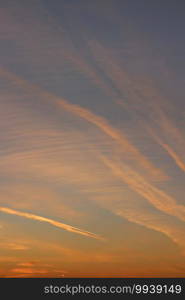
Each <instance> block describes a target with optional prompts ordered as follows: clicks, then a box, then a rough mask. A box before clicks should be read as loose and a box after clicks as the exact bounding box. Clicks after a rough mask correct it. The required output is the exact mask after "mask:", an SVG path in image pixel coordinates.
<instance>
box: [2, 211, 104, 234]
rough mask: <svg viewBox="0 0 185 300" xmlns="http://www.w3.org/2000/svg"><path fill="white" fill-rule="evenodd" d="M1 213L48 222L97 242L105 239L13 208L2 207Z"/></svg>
mask: <svg viewBox="0 0 185 300" xmlns="http://www.w3.org/2000/svg"><path fill="white" fill-rule="evenodd" d="M0 211H1V212H3V213H6V214H10V215H16V216H20V217H24V218H27V219H31V220H36V221H40V222H46V223H49V224H51V225H53V226H55V227H59V228H62V229H65V230H67V231H70V232H74V233H77V234H81V235H85V236H87V237H90V238H94V239H97V240H103V237H101V236H99V235H97V234H95V233H92V232H89V231H85V230H82V229H79V228H76V227H73V226H71V225H67V224H64V223H61V222H57V221H55V220H52V219H49V218H45V217H41V216H38V215H35V214H31V213H27V212H21V211H17V210H14V209H11V208H7V207H0Z"/></svg>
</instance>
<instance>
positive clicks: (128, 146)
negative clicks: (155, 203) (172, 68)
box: [0, 68, 166, 178]
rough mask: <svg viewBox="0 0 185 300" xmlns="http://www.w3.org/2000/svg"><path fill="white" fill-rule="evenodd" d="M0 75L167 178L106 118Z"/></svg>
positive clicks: (9, 75)
mask: <svg viewBox="0 0 185 300" xmlns="http://www.w3.org/2000/svg"><path fill="white" fill-rule="evenodd" d="M0 75H2V76H5V77H7V78H8V79H10V80H12V81H14V82H15V83H16V84H18V85H20V86H22V87H23V88H27V89H29V90H31V91H33V92H36V93H39V94H40V95H41V96H42V97H45V99H46V100H47V101H49V102H50V103H52V104H54V105H57V106H59V107H62V108H63V109H65V110H66V111H69V112H70V113H73V114H74V115H76V116H78V117H80V118H81V119H83V120H86V121H88V122H89V123H91V124H93V125H95V126H96V127H97V128H99V129H100V130H101V131H102V132H104V133H105V134H106V135H107V136H109V137H110V138H112V139H113V140H114V141H115V142H117V143H118V144H119V145H120V146H121V148H122V150H123V151H126V152H127V153H128V152H129V153H132V154H133V158H134V160H136V161H137V163H138V164H139V165H140V166H142V168H143V167H144V168H145V169H146V170H148V171H149V172H150V173H151V174H152V175H153V176H154V177H155V178H166V175H165V174H164V173H163V172H162V171H161V170H159V169H158V168H156V167H155V166H154V165H153V164H152V163H151V162H150V161H149V160H148V158H147V157H145V156H144V155H143V154H142V153H141V152H140V151H139V150H138V149H137V148H136V147H135V146H134V145H132V143H131V142H130V141H129V139H128V138H127V136H125V135H124V133H122V132H120V131H119V130H117V129H116V128H114V127H113V126H112V125H111V124H109V122H108V121H107V119H106V118H104V117H102V116H99V115H96V114H94V113H93V112H91V111H90V110H88V109H86V108H83V107H81V106H79V105H75V104H72V103H69V102H68V101H66V100H65V99H63V98H60V97H58V96H56V95H53V94H52V93H50V92H47V91H45V90H43V89H42V88H40V87H39V86H37V85H33V84H30V83H29V82H28V81H27V80H25V79H22V78H20V77H19V76H17V75H15V74H13V73H11V72H9V71H7V70H4V69H2V68H0Z"/></svg>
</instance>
